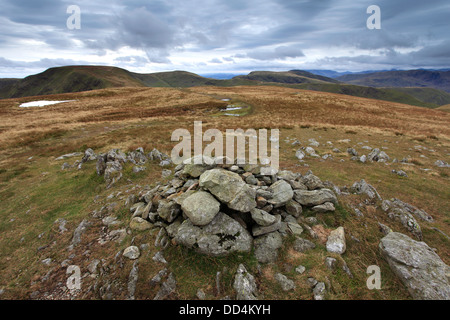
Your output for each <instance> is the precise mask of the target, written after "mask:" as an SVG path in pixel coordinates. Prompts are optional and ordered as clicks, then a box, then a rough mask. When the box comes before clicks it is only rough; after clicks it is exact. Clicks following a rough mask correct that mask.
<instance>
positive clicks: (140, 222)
mask: <svg viewBox="0 0 450 320" xmlns="http://www.w3.org/2000/svg"><path fill="white" fill-rule="evenodd" d="M152 227H153V225H152V224H151V223H150V222H148V221H147V220H144V219H142V218H140V217H134V218H133V219H131V222H130V229H131V230H136V231H145V230H150V229H151V228H152Z"/></svg>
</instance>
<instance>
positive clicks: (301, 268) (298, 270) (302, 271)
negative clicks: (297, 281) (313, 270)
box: [295, 266, 306, 274]
mask: <svg viewBox="0 0 450 320" xmlns="http://www.w3.org/2000/svg"><path fill="white" fill-rule="evenodd" d="M305 271H306V268H305V267H304V266H298V267H297V268H295V272H297V273H298V274H303V273H304V272H305Z"/></svg>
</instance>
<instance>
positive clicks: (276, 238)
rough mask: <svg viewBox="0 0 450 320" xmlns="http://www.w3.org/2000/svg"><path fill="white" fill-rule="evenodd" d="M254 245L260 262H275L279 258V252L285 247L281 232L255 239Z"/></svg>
mask: <svg viewBox="0 0 450 320" xmlns="http://www.w3.org/2000/svg"><path fill="white" fill-rule="evenodd" d="M253 244H254V247H255V257H256V260H258V262H260V263H269V262H275V261H276V260H277V258H278V250H279V249H280V248H281V246H282V245H283V238H282V237H281V235H280V233H279V232H272V233H268V234H265V235H263V236H260V237H257V238H255V240H254V241H253Z"/></svg>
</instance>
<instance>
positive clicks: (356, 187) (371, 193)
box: [350, 179, 383, 201]
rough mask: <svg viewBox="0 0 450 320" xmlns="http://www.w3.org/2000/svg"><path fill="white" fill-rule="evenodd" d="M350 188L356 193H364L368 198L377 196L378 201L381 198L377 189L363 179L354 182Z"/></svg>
mask: <svg viewBox="0 0 450 320" xmlns="http://www.w3.org/2000/svg"><path fill="white" fill-rule="evenodd" d="M350 190H351V191H352V192H354V193H356V194H366V195H367V196H368V197H369V198H370V199H375V198H377V199H378V200H380V201H382V200H383V199H382V198H381V196H380V195H379V193H378V192H377V190H376V189H375V188H374V187H373V186H371V185H370V184H368V183H367V182H366V181H365V180H364V179H362V180H361V181H359V182H355V183H354V184H353V186H352V187H351V188H350Z"/></svg>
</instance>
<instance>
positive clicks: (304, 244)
mask: <svg viewBox="0 0 450 320" xmlns="http://www.w3.org/2000/svg"><path fill="white" fill-rule="evenodd" d="M315 247H316V245H315V244H314V243H312V242H311V241H309V240H306V239H303V238H300V237H297V239H295V242H294V250H296V251H298V252H302V253H303V252H306V251H308V250H312V249H314V248H315Z"/></svg>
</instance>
